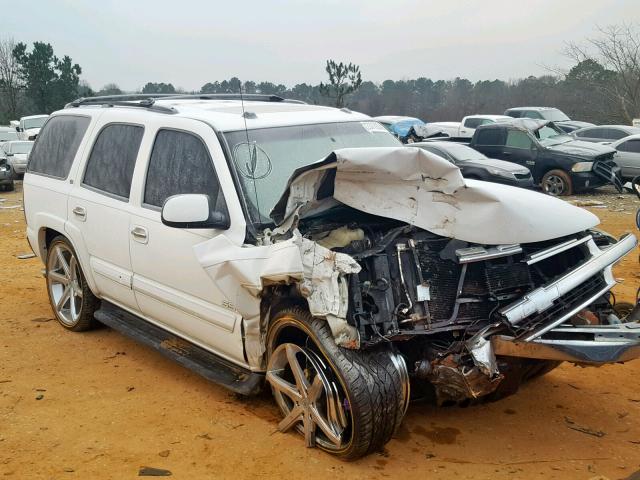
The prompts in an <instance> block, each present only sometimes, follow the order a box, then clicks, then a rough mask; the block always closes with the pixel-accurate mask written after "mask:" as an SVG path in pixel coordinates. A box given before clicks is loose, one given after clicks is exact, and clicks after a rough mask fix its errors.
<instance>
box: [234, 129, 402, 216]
mask: <svg viewBox="0 0 640 480" xmlns="http://www.w3.org/2000/svg"><path fill="white" fill-rule="evenodd" d="M224 136H225V138H226V140H227V143H228V145H229V150H230V151H231V155H232V157H233V162H234V167H235V169H236V171H237V173H238V177H239V179H240V186H241V188H242V190H243V194H244V196H245V198H246V199H247V203H248V206H249V210H250V211H249V214H250V215H251V217H252V221H253V222H254V223H258V224H270V223H273V222H272V221H271V219H270V218H269V212H271V209H272V208H273V207H274V206H275V204H276V202H277V201H278V200H279V198H280V195H282V193H283V192H284V190H285V187H286V185H287V181H288V180H289V177H290V176H291V174H292V173H293V172H294V170H296V169H297V168H300V167H303V166H305V165H309V164H311V163H314V162H317V161H319V160H322V159H324V158H325V157H326V156H327V155H329V154H330V153H331V152H333V151H334V150H338V149H340V148H349V147H398V146H401V145H402V144H401V143H400V142H399V141H398V140H396V138H395V137H393V135H391V134H390V133H389V132H388V131H387V130H386V129H385V128H384V127H383V126H382V125H380V124H379V123H378V122H375V121H365V122H342V123H326V124H319V125H296V126H291V127H275V128H262V129H255V130H249V131H248V136H249V142H250V147H248V146H247V132H245V131H244V130H241V131H237V132H227V133H225V134H224ZM254 145H255V148H253V146H254Z"/></svg>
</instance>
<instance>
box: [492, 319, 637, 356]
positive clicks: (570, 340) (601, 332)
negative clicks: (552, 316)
mask: <svg viewBox="0 0 640 480" xmlns="http://www.w3.org/2000/svg"><path fill="white" fill-rule="evenodd" d="M491 345H492V347H493V351H494V353H495V354H496V355H504V356H507V357H524V358H538V359H543V360H560V361H567V362H576V363H589V364H594V365H601V364H604V363H614V362H627V361H629V360H633V359H635V358H638V357H640V323H638V322H634V323H623V324H620V325H594V326H588V327H571V326H562V327H558V328H554V329H552V330H550V331H549V332H548V333H547V334H546V335H544V336H542V337H541V338H538V339H536V340H533V341H530V342H527V341H522V340H515V339H513V338H511V337H506V336H502V335H500V336H495V337H492V338H491Z"/></svg>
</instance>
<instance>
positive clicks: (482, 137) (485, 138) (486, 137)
mask: <svg viewBox="0 0 640 480" xmlns="http://www.w3.org/2000/svg"><path fill="white" fill-rule="evenodd" d="M477 135H478V137H477V139H476V144H477V145H504V142H503V140H502V130H501V129H499V128H488V129H486V130H478V133H477Z"/></svg>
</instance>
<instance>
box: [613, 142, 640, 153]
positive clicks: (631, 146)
mask: <svg viewBox="0 0 640 480" xmlns="http://www.w3.org/2000/svg"><path fill="white" fill-rule="evenodd" d="M618 150H620V151H621V152H631V153H640V140H627V141H626V142H623V143H621V144H620V145H618Z"/></svg>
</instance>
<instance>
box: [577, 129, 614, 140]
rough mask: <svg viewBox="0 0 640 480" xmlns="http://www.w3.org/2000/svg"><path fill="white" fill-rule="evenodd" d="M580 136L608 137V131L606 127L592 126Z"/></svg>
mask: <svg viewBox="0 0 640 480" xmlns="http://www.w3.org/2000/svg"><path fill="white" fill-rule="evenodd" d="M578 136H579V137H584V138H602V139H604V138H607V133H606V130H605V129H604V128H591V129H589V130H585V131H583V132H580V133H579V134H578Z"/></svg>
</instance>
